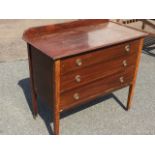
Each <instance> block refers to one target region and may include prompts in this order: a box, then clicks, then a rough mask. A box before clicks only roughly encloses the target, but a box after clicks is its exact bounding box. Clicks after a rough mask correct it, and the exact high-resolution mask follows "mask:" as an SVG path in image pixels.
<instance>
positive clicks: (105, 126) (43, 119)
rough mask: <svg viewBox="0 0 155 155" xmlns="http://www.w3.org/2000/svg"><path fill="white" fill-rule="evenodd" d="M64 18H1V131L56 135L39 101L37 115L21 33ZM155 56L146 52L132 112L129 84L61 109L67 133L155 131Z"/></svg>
mask: <svg viewBox="0 0 155 155" xmlns="http://www.w3.org/2000/svg"><path fill="white" fill-rule="evenodd" d="M62 21H64V20H0V47H1V50H0V79H1V80H0V134H2V135H6V134H8V135H10V134H11V135H12V134H13V135H21V134H22V135H28V134H29V135H46V134H47V135H49V134H50V135H51V134H53V131H52V128H53V126H52V125H53V123H52V122H51V115H50V111H49V110H48V108H47V107H46V105H45V104H44V103H43V102H42V101H40V100H39V116H38V117H37V118H36V119H33V116H32V108H31V95H30V87H29V72H28V61H27V53H26V45H25V43H24V42H23V41H22V40H21V36H22V32H23V30H24V29H25V28H27V27H29V26H35V25H39V24H40V25H42V24H48V23H54V22H62ZM154 79H155V56H154V55H150V54H147V53H146V52H144V53H143V54H142V60H141V63H140V69H139V73H138V79H137V85H136V90H135V95H134V99H133V105H132V108H131V110H130V111H126V110H125V106H126V100H127V93H128V88H124V89H121V90H119V91H116V92H115V93H114V94H110V95H108V96H105V97H103V98H100V99H98V100H96V101H93V102H91V103H89V104H87V105H85V106H82V107H79V108H76V109H75V110H72V111H69V112H66V113H62V115H61V120H60V129H61V131H60V133H61V134H63V135H68V134H71V135H79V134H80V135H81V134H82V135H83V134H89V135H96V134H97V135H105V134H106V135H107V134H108V135H109V134H110V135H111V134H121V135H122V134H155V117H154V116H155V80H154Z"/></svg>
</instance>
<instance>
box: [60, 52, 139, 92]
mask: <svg viewBox="0 0 155 155" xmlns="http://www.w3.org/2000/svg"><path fill="white" fill-rule="evenodd" d="M136 56H137V55H136V53H134V54H133V55H130V56H125V57H121V58H118V59H113V60H111V61H108V62H102V63H96V64H92V65H90V66H87V67H84V68H81V69H78V70H74V71H72V72H70V73H68V74H65V75H62V76H61V88H60V90H61V93H63V92H65V91H68V90H70V89H73V88H76V87H79V86H81V85H84V84H87V83H90V82H92V81H95V80H98V79H101V78H104V77H106V76H109V75H111V74H114V73H116V72H118V71H121V72H124V71H125V70H126V69H127V68H128V67H130V66H132V65H134V64H135V62H136Z"/></svg>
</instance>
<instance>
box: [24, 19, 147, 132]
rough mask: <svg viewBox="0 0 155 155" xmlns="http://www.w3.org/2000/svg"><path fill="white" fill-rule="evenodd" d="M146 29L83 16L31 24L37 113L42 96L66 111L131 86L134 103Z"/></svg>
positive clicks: (28, 38) (31, 64) (56, 119)
mask: <svg viewBox="0 0 155 155" xmlns="http://www.w3.org/2000/svg"><path fill="white" fill-rule="evenodd" d="M146 35H147V34H145V33H144V32H140V31H137V30H134V29H129V28H127V27H124V26H122V25H119V24H116V23H113V22H110V21H108V20H103V19H102V20H77V21H72V22H68V23H63V24H56V25H49V26H42V27H36V28H30V29H28V30H27V31H25V32H24V34H23V39H24V40H25V41H26V42H27V45H28V46H27V47H28V55H29V68H30V79H31V90H32V99H33V109H34V115H35V116H36V115H37V111H38V108H37V96H40V97H41V98H42V99H43V100H44V101H45V102H46V103H48V105H49V107H50V108H51V109H52V111H53V117H54V119H53V120H54V133H55V134H59V119H60V112H62V111H64V110H68V109H70V108H74V107H76V106H78V105H81V104H85V103H86V102H89V101H91V100H93V99H95V98H97V97H100V96H103V95H105V94H108V93H111V92H113V91H115V90H118V89H120V88H123V87H126V86H129V95H128V102H127V109H129V108H130V106H131V100H132V97H133V93H134V87H135V82H136V76H137V72H138V65H139V61H140V55H141V50H142V46H143V38H144V37H145V36H146Z"/></svg>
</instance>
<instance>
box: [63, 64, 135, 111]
mask: <svg viewBox="0 0 155 155" xmlns="http://www.w3.org/2000/svg"><path fill="white" fill-rule="evenodd" d="M133 71H134V66H131V67H129V68H128V69H126V71H125V72H122V71H119V70H118V71H117V72H116V73H114V74H112V76H111V75H109V76H107V77H105V78H101V79H98V80H95V81H94V82H91V83H88V84H86V85H83V86H82V87H78V88H76V89H72V90H70V91H66V92H64V93H61V105H60V106H61V111H63V110H66V109H69V108H71V107H73V106H75V105H77V104H80V103H81V104H83V103H84V102H86V101H90V100H91V99H94V98H96V97H99V96H102V95H105V94H107V93H109V92H111V91H114V90H117V89H118V88H122V87H124V86H127V85H129V84H130V82H131V80H132V78H133ZM120 78H123V81H120ZM75 94H78V95H79V98H78V99H76V98H74V95H75Z"/></svg>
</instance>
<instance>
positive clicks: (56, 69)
mask: <svg viewBox="0 0 155 155" xmlns="http://www.w3.org/2000/svg"><path fill="white" fill-rule="evenodd" d="M53 71H54V72H53V76H54V81H53V84H54V85H53V92H54V109H53V110H54V115H53V116H54V122H53V123H54V134H55V135H58V134H59V119H60V60H57V61H55V62H54V70H53Z"/></svg>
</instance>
